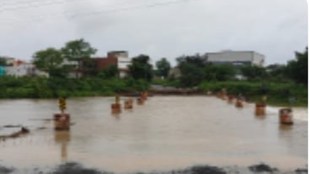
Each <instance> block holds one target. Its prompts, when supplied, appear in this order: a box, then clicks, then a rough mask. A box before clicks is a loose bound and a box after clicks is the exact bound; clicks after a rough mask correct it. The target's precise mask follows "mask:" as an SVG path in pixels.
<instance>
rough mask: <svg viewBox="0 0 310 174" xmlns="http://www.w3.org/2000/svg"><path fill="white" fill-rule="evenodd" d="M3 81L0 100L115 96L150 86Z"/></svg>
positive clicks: (140, 82)
mask: <svg viewBox="0 0 310 174" xmlns="http://www.w3.org/2000/svg"><path fill="white" fill-rule="evenodd" d="M0 81H1V83H0V91H1V92H0V98H57V97H61V96H65V97H83V96H110V95H114V94H116V93H133V92H135V91H142V90H145V89H147V88H148V87H149V84H148V83H147V82H145V81H143V80H135V79H132V78H127V79H118V78H109V79H102V78H99V77H97V78H96V77H92V78H90V77H87V78H80V79H74V78H71V79H64V78H42V77H19V78H15V77H0Z"/></svg>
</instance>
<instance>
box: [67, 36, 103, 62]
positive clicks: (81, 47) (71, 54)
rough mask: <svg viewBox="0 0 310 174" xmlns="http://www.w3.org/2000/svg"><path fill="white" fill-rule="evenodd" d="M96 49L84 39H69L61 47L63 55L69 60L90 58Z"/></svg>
mask: <svg viewBox="0 0 310 174" xmlns="http://www.w3.org/2000/svg"><path fill="white" fill-rule="evenodd" d="M96 52H97V49H95V48H93V47H91V45H90V44H89V43H88V42H85V41H84V39H78V40H73V41H69V42H67V43H66V44H65V47H63V48H62V49H61V53H62V55H63V57H64V58H65V59H67V60H69V61H79V60H80V59H82V58H90V56H91V55H93V54H95V53H96Z"/></svg>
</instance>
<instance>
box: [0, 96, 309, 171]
mask: <svg viewBox="0 0 310 174" xmlns="http://www.w3.org/2000/svg"><path fill="white" fill-rule="evenodd" d="M124 99H125V98H124V97H123V98H122V100H124ZM113 101H114V98H112V97H93V98H74V99H69V100H68V101H67V106H68V112H69V113H70V114H71V121H72V122H73V123H75V124H74V125H73V126H72V127H71V130H70V132H55V131H54V130H53V122H51V121H50V120H48V119H51V118H52V116H53V113H56V112H57V111H58V105H57V101H56V100H0V126H4V125H9V124H11V125H19V124H20V125H24V126H26V127H28V128H30V130H31V134H30V135H27V136H24V137H21V138H17V139H8V140H6V141H0V164H2V165H4V166H15V167H19V168H36V167H40V168H44V167H51V166H55V165H59V164H61V163H64V162H67V161H75V162H79V163H81V164H83V165H86V166H88V167H93V168H97V169H102V170H106V171H114V172H134V171H152V170H170V169H176V168H184V167H188V166H193V165H204V164H208V165H216V166H232V165H238V166H249V165H252V164H257V163H260V162H264V163H267V164H269V165H271V166H273V167H277V168H279V169H284V170H291V169H296V168H298V167H304V166H305V165H306V164H307V154H308V151H307V147H308V145H307V137H308V135H307V132H308V130H307V120H308V117H307V109H306V108H294V118H295V120H294V121H295V124H294V125H293V126H280V125H279V123H278V109H279V108H275V107H268V108H267V115H266V116H265V117H257V116H255V115H254V105H253V104H246V105H245V107H244V108H243V109H237V108H236V107H235V106H234V105H232V104H228V103H227V102H226V101H224V100H221V99H218V98H215V97H206V96H189V97H186V96H165V97H160V96H154V97H152V98H149V100H148V101H147V102H146V103H145V105H143V106H138V105H136V103H135V105H134V108H133V110H131V111H127V110H123V111H122V113H121V114H119V115H112V114H111V110H110V104H111V103H112V102H113ZM44 119H47V120H44ZM40 127H44V128H45V129H38V128H40ZM14 129H16V128H3V127H0V135H1V134H6V133H8V132H10V131H13V130H14Z"/></svg>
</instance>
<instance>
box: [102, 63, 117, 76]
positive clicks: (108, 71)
mask: <svg viewBox="0 0 310 174" xmlns="http://www.w3.org/2000/svg"><path fill="white" fill-rule="evenodd" d="M99 76H100V77H102V78H114V77H117V76H118V69H117V66H116V65H110V66H108V67H107V68H105V69H104V70H102V71H101V72H100V73H99Z"/></svg>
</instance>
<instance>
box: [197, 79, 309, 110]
mask: <svg viewBox="0 0 310 174" xmlns="http://www.w3.org/2000/svg"><path fill="white" fill-rule="evenodd" d="M199 88H200V89H202V90H203V91H215V92H216V91H220V90H221V89H223V88H225V89H226V90H227V92H228V93H229V94H233V95H238V94H242V95H243V96H245V97H246V98H247V99H249V100H250V101H252V102H257V101H260V100H261V97H262V95H264V94H265V93H266V95H267V97H268V100H267V103H268V104H271V105H276V106H289V105H291V103H290V102H289V98H291V99H292V98H294V99H293V100H294V102H293V103H292V105H294V106H308V88H307V87H306V86H303V85H298V84H294V83H274V82H270V83H265V85H264V87H263V86H262V83H261V82H249V81H226V82H203V83H201V84H200V85H199Z"/></svg>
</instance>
